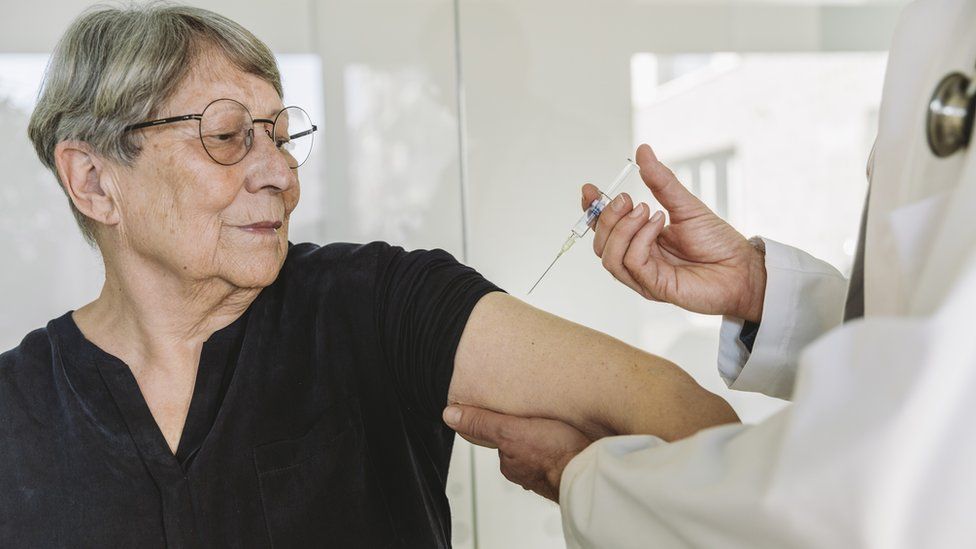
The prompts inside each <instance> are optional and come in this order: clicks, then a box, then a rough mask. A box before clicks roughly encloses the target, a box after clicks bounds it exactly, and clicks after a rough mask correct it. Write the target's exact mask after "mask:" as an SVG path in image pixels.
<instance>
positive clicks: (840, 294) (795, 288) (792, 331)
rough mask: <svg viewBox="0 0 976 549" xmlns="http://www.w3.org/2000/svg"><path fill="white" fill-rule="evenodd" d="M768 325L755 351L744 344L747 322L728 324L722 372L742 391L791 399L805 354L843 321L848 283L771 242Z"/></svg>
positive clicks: (762, 324) (795, 251)
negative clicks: (742, 335) (797, 372)
mask: <svg viewBox="0 0 976 549" xmlns="http://www.w3.org/2000/svg"><path fill="white" fill-rule="evenodd" d="M762 243H763V245H764V247H765V256H766V258H765V261H766V288H765V296H764V300H763V314H762V321H761V322H760V323H759V329H758V332H757V333H756V336H755V340H754V342H753V345H752V348H751V349H748V348H746V346H745V344H744V343H743V342H742V341H741V340H740V335H741V334H742V330H743V321H742V319H738V318H732V317H725V318H724V319H723V320H722V329H721V336H720V338H719V349H718V369H719V373H720V374H721V376H722V379H724V380H725V383H726V384H727V385H728V386H729V387H730V388H731V389H735V390H737V391H750V392H756V393H763V394H765V395H768V396H772V397H776V398H782V399H787V400H789V399H790V398H792V395H793V385H794V383H795V380H796V369H797V364H798V359H799V356H800V351H801V350H802V349H803V348H804V347H806V346H807V345H809V344H810V343H812V342H813V341H814V340H816V339H817V338H819V337H820V336H822V335H824V334H826V333H827V332H828V331H830V330H831V329H833V328H835V327H836V326H838V325H839V324H840V323H841V320H842V319H843V316H844V300H845V297H846V296H847V285H848V284H847V280H846V279H845V278H844V277H843V275H841V274H840V272H838V271H837V269H834V268H833V267H832V266H831V265H829V264H828V263H826V262H824V261H821V260H819V259H817V258H815V257H813V256H811V255H809V254H807V253H805V252H803V251H802V250H799V249H797V248H793V247H791V246H786V245H784V244H780V243H778V242H775V241H773V240H769V239H766V238H763V239H762Z"/></svg>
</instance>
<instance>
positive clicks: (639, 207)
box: [629, 204, 644, 219]
mask: <svg viewBox="0 0 976 549" xmlns="http://www.w3.org/2000/svg"><path fill="white" fill-rule="evenodd" d="M642 215H644V204H638V205H637V207H636V208H634V211H632V212H630V216H629V217H633V218H634V219H636V218H638V217H640V216H642Z"/></svg>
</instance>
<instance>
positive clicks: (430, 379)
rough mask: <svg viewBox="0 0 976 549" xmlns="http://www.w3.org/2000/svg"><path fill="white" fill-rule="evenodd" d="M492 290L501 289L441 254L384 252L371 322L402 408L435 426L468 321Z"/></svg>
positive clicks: (391, 250)
mask: <svg viewBox="0 0 976 549" xmlns="http://www.w3.org/2000/svg"><path fill="white" fill-rule="evenodd" d="M495 291H501V290H500V289H499V288H498V287H497V286H495V285H494V284H492V283H491V282H488V281H487V280H485V278H484V277H482V276H481V275H480V274H478V272H477V271H475V270H474V269H472V268H470V267H467V266H465V265H462V264H461V263H458V261H457V260H455V259H454V257H453V256H451V254H449V253H447V252H445V251H444V250H430V251H428V250H417V251H411V252H407V251H404V250H403V248H399V247H388V248H386V250H385V251H384V252H383V254H382V257H381V259H380V261H379V265H378V269H377V281H376V296H375V317H376V322H377V330H378V333H379V338H380V345H381V346H382V348H383V349H382V350H383V354H384V356H385V359H386V363H387V365H388V367H389V368H390V370H391V371H390V373H391V375H392V376H393V379H394V381H395V384H396V390H397V393H398V395H399V397H400V399H401V400H402V403H403V405H404V407H405V408H406V409H408V410H410V411H412V412H414V413H417V414H419V415H421V416H422V417H426V418H430V419H434V420H437V421H440V416H441V412H442V411H443V409H444V406H446V405H447V392H448V388H449V387H450V383H451V376H452V375H453V373H454V355H455V353H456V351H457V347H458V343H459V341H460V339H461V334H462V332H463V331H464V327H465V325H466V324H467V321H468V317H469V316H470V315H471V311H472V310H473V309H474V306H475V305H476V304H477V303H478V301H479V300H480V299H481V298H482V297H483V296H485V295H486V294H488V293H490V292H495Z"/></svg>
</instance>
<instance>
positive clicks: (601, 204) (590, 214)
mask: <svg viewBox="0 0 976 549" xmlns="http://www.w3.org/2000/svg"><path fill="white" fill-rule="evenodd" d="M638 167H639V166H637V164H635V163H634V162H633V161H631V160H629V159H628V160H627V165H626V166H624V169H622V170H620V173H619V174H617V178H616V179H614V180H613V182H612V183H610V186H609V187H607V190H606V191H600V196H599V197H598V198H596V199H594V200H593V202H590V207H589V208H587V209H586V213H584V214H583V217H580V218H579V221H577V222H576V225H573V233H574V234H576V235H577V236H579V237H581V238H582V237H583V235H585V234H586V231H588V230H590V227H592V226H593V223H594V222H595V221H596V220H597V218H598V217H600V214H601V213H603V208H606V207H607V204H608V203H609V202H610V201H611V200H613V193H615V192H617V189H618V188H620V184H621V183H623V182H624V181H625V180H626V179H627V176H629V175H630V172H632V171H634V170H635V169H637V168H638Z"/></svg>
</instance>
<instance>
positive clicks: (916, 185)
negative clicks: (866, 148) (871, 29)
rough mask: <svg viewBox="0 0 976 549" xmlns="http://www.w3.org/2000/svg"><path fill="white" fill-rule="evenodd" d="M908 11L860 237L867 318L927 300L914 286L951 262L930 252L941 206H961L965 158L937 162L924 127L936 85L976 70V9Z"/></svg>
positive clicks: (963, 1)
mask: <svg viewBox="0 0 976 549" xmlns="http://www.w3.org/2000/svg"><path fill="white" fill-rule="evenodd" d="M907 9H909V10H914V11H915V12H916V13H915V14H913V15H914V16H913V17H904V18H903V20H902V21H903V25H904V28H900V29H899V32H898V33H897V34H896V36H897V40H896V42H895V43H894V44H893V46H892V52H891V58H892V59H897V60H898V62H897V63H892V64H890V65H889V67H888V74H887V75H886V79H885V97H884V100H883V102H882V106H881V113H880V117H879V135H878V141H877V148H876V158H875V164H874V173H873V176H872V192H871V198H870V200H871V204H870V212H869V214H868V227H867V236H866V238H867V245H866V254H867V255H866V258H865V280H866V284H865V313H866V314H867V315H899V314H905V313H908V312H909V311H911V310H913V309H914V308H915V307H917V306H919V305H922V304H923V301H924V299H928V298H921V297H917V296H918V294H919V288H920V284H929V283H930V282H929V281H930V280H932V279H933V278H935V277H936V274H935V273H936V272H937V271H935V270H934V269H935V268H934V267H933V266H932V265H933V264H935V263H938V264H939V265H942V268H945V265H944V262H945V261H949V258H943V257H940V255H939V254H941V253H943V251H942V247H939V248H938V250H939V251H937V250H936V246H934V241H936V240H942V239H944V238H945V236H944V235H945V232H946V230H947V229H946V228H945V227H944V226H943V223H940V220H942V219H944V218H945V217H944V208H946V207H951V208H953V209H954V210H958V209H959V208H965V205H964V204H961V203H960V202H959V198H958V197H955V196H952V195H953V193H956V192H960V191H961V190H960V189H957V188H956V185H957V183H958V181H959V180H960V176H961V174H962V173H963V172H962V169H963V166H964V164H965V163H966V160H967V158H966V157H964V156H963V155H962V154H957V155H956V156H954V157H950V158H947V159H938V158H936V157H935V156H934V155H933V154H932V153H931V152H930V151H929V147H928V141H927V139H926V136H925V127H926V114H927V111H928V102H929V98H930V97H931V93H932V91H933V90H934V89H935V87H936V85H937V84H938V82H939V81H940V80H941V79H942V78H943V77H944V76H945V75H946V74H948V73H950V72H953V71H960V72H964V73H971V72H972V70H973V67H974V64H976V26H974V25H973V24H972V22H973V20H974V17H976V3H974V2H971V1H967V0H929V1H921V2H916V3H914V4H912V5H911V6H909V7H908V8H907ZM934 29H942V30H941V31H939V32H936V31H935V30H934ZM946 29H949V30H948V32H946ZM950 201H951V203H950ZM970 204H972V202H970ZM956 215H965V214H963V213H957V214H956ZM969 215H972V213H970V214H969ZM943 246H944V245H943ZM941 274H943V275H946V274H949V273H946V272H942V273H941ZM920 299H922V300H923V301H919V300H920Z"/></svg>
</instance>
